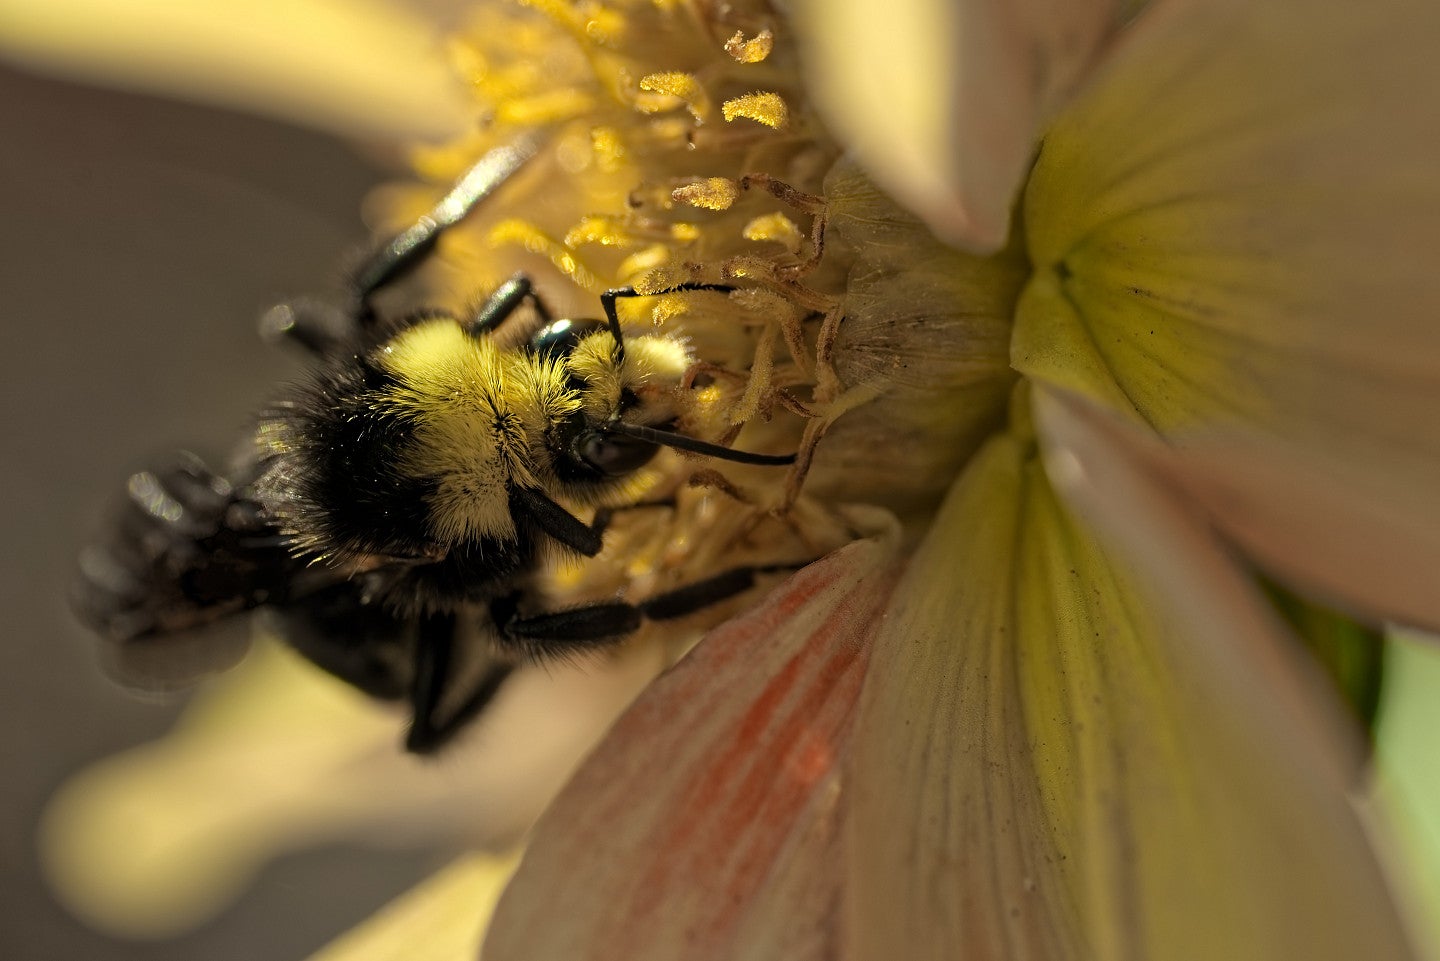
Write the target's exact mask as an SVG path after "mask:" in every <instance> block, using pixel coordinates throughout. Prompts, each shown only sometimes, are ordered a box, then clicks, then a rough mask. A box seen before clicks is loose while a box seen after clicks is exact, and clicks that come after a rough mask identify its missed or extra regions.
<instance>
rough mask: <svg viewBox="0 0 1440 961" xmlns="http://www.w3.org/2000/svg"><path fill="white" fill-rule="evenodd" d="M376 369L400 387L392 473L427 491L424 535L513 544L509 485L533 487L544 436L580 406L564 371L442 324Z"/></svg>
mask: <svg viewBox="0 0 1440 961" xmlns="http://www.w3.org/2000/svg"><path fill="white" fill-rule="evenodd" d="M382 362H383V363H384V365H385V367H386V369H387V370H388V371H389V372H390V373H391V374H393V375H394V376H395V378H396V379H397V380H398V381H399V382H400V386H398V387H396V388H395V389H394V390H393V391H391V392H390V395H389V396H388V398H387V402H388V404H389V405H391V406H392V407H393V409H394V411H395V413H397V414H399V415H400V416H402V417H404V418H405V419H406V420H408V421H410V422H411V423H413V424H414V425H415V432H414V442H413V444H412V445H410V447H409V448H408V450H407V452H406V453H405V454H404V456H403V457H402V458H401V462H400V464H399V467H400V469H401V470H402V471H403V472H404V473H405V474H406V475H407V476H410V477H413V478H416V479H422V480H427V481H429V482H431V483H433V484H434V485H435V491H434V493H433V494H432V495H431V497H430V507H431V511H430V526H431V533H432V534H433V536H434V537H435V538H436V539H437V540H438V541H440V542H441V543H449V544H454V543H459V542H461V541H465V540H473V539H477V538H481V537H491V538H499V539H513V538H514V536H515V522H514V518H513V517H512V515H511V511H510V502H509V494H508V489H509V487H510V486H511V485H512V484H513V485H518V486H521V487H532V488H533V487H541V486H542V484H541V481H540V478H541V476H543V475H546V474H548V472H549V468H550V464H549V456H550V455H549V454H548V452H547V451H546V449H545V437H546V431H547V430H548V429H549V428H550V426H551V425H553V424H555V423H557V422H558V421H560V420H563V419H564V418H565V417H567V416H569V415H570V414H572V413H574V412H575V411H576V410H578V409H579V408H580V399H579V397H578V395H577V394H576V392H575V391H573V390H571V389H570V388H569V387H568V386H567V382H566V375H565V372H564V369H563V368H562V367H561V366H560V365H559V364H557V363H555V362H552V361H548V360H544V359H541V358H536V357H533V356H531V355H528V354H525V353H522V352H518V351H505V350H502V349H500V348H498V347H496V346H495V344H494V343H493V342H491V341H490V340H489V339H488V338H483V337H482V338H474V337H471V336H469V335H468V334H467V333H466V332H465V331H464V330H463V329H461V327H460V325H459V324H458V323H457V322H456V321H454V320H453V319H449V318H440V319H436V320H431V321H425V322H423V323H420V324H417V325H416V326H414V327H412V328H410V329H409V330H405V331H402V332H401V333H400V334H398V335H397V336H396V337H395V338H394V339H393V340H392V341H391V342H390V343H389V344H388V345H387V346H386V347H385V348H384V350H383V352H382Z"/></svg>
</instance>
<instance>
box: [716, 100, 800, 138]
mask: <svg viewBox="0 0 1440 961" xmlns="http://www.w3.org/2000/svg"><path fill="white" fill-rule="evenodd" d="M720 112H721V114H722V115H723V116H724V117H725V119H726V120H727V121H733V120H735V119H737V118H739V117H744V118H745V119H747V120H753V121H755V122H756V123H763V124H764V125H765V126H767V127H774V128H775V129H777V130H778V129H780V128H782V127H784V126H785V125H786V124H788V123H789V122H790V109H789V108H788V107H787V106H786V105H785V100H784V99H783V98H782V97H781V96H780V95H779V94H778V93H767V92H758V93H747V94H745V95H744V96H743V97H736V98H734V99H733V100H727V101H725V103H724V104H723V105H722V106H721V108H720Z"/></svg>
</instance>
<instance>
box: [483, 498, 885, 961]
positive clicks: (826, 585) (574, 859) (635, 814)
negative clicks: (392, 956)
mask: <svg viewBox="0 0 1440 961" xmlns="http://www.w3.org/2000/svg"><path fill="white" fill-rule="evenodd" d="M897 540H898V537H897V533H896V531H895V530H894V528H893V523H892V524H891V525H890V528H889V530H887V532H886V533H884V534H882V535H879V536H877V537H876V538H872V539H869V540H864V541H859V542H856V543H854V544H851V545H850V546H848V547H845V548H842V549H841V550H840V551H838V552H836V553H834V554H831V555H830V556H828V557H826V558H825V559H823V560H820V561H817V562H816V563H814V564H812V565H810V566H809V567H807V568H805V569H804V570H802V571H801V572H799V573H798V574H796V575H795V576H794V577H792V578H791V579H790V580H789V581H787V582H786V583H785V584H784V585H782V586H781V587H779V588H777V589H776V590H775V591H773V592H772V593H771V594H770V596H769V597H768V598H767V599H766V600H765V601H764V603H763V604H761V605H760V606H759V607H758V608H756V609H755V610H754V611H753V612H752V613H750V614H748V615H746V616H744V617H741V618H738V619H736V620H734V621H731V622H729V623H727V624H725V625H724V626H722V627H720V628H717V629H716V630H714V631H712V632H711V633H710V634H709V635H707V636H706V638H705V639H704V640H703V641H701V643H700V646H699V647H697V648H696V649H695V650H694V651H692V652H691V653H690V655H689V656H687V657H686V658H685V659H684V660H683V661H681V662H680V663H679V664H678V665H677V666H676V667H675V668H674V669H673V670H672V671H671V672H670V673H668V674H666V675H664V676H663V677H662V678H660V680H658V681H657V682H656V683H655V684H653V685H652V686H651V687H650V688H648V689H647V690H646V691H645V693H644V694H643V695H642V696H641V697H640V699H639V700H637V701H636V703H635V705H634V707H633V708H632V709H631V710H630V711H629V712H628V713H627V714H626V715H625V716H624V717H622V718H621V720H620V721H619V722H618V723H617V725H616V726H615V728H614V729H613V730H612V731H611V732H610V735H609V737H608V738H607V739H606V740H605V741H604V742H603V743H602V745H601V747H600V749H599V750H598V751H597V752H596V753H595V754H593V755H591V757H590V759H589V760H588V761H587V762H586V763H585V765H584V766H582V768H581V769H580V771H579V772H578V773H577V774H576V776H575V777H574V778H573V779H572V780H571V782H570V784H569V785H568V786H567V787H566V789H565V791H564V792H563V793H562V794H561V796H560V798H559V799H558V800H557V801H556V802H555V804H554V805H553V806H552V807H551V808H550V810H549V811H548V812H547V813H546V815H545V816H544V817H543V818H542V819H541V821H540V823H539V824H538V825H537V827H536V831H535V835H534V840H533V841H532V843H531V845H530V847H529V849H528V850H527V852H526V854H525V858H524V860H523V861H522V862H521V865H520V870H519V871H518V872H517V874H516V876H515V880H514V881H513V882H512V883H511V885H510V887H509V888H508V889H507V890H506V892H505V895H504V897H503V898H502V899H501V902H500V907H499V909H498V911H497V913H496V915H495V919H494V921H493V924H492V926H491V929H490V935H489V937H488V940H487V941H486V944H485V950H484V953H483V957H484V958H485V959H486V961H507V959H511V958H514V959H526V961H535V959H541V958H565V959H567V961H580V959H585V958H597V959H598V958H617V959H618V958H623V959H627V961H634V959H641V958H655V959H672V958H685V959H686V961H703V959H707V958H715V959H730V958H786V959H806V958H811V959H816V961H819V959H824V958H831V957H833V956H834V949H835V944H834V942H833V938H834V936H835V933H836V923H835V918H834V913H835V911H836V910H837V908H838V902H839V884H840V881H841V874H840V871H839V855H838V852H837V851H836V850H835V844H836V843H837V840H838V828H839V820H838V818H839V813H840V811H839V807H838V805H839V804H840V802H841V800H842V796H841V794H840V791H839V783H838V781H837V769H836V760H837V756H838V755H839V754H840V753H841V752H842V751H843V750H844V746H845V742H846V739H847V736H848V733H849V730H850V720H851V718H852V716H853V711H852V708H853V706H854V701H855V696H856V695H857V694H858V692H859V689H860V683H861V679H862V677H863V676H864V673H865V666H866V663H867V657H868V647H867V645H866V640H867V639H868V637H869V635H870V633H871V632H872V631H873V630H874V625H875V620H876V618H877V617H878V616H879V615H880V612H881V610H882V609H883V606H884V602H885V599H886V597H887V596H888V595H889V591H890V588H891V586H892V585H893V583H894V575H895V571H896V566H897V562H896V541H897Z"/></svg>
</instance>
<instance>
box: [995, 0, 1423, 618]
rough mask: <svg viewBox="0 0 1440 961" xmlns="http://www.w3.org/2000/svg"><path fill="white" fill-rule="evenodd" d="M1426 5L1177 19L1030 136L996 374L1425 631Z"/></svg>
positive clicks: (1285, 570)
mask: <svg viewBox="0 0 1440 961" xmlns="http://www.w3.org/2000/svg"><path fill="white" fill-rule="evenodd" d="M1437 44H1440V5H1437V4H1435V3H1433V2H1430V0H1380V2H1378V3H1374V4H1363V5H1360V4H1352V3H1349V2H1346V0H1318V2H1317V0H1173V2H1168V3H1161V4H1157V5H1156V6H1155V7H1153V8H1152V9H1151V10H1150V11H1148V12H1147V15H1146V16H1145V18H1143V19H1142V20H1141V21H1140V22H1139V23H1138V24H1137V27H1136V30H1135V31H1134V33H1133V34H1131V35H1130V36H1129V37H1128V38H1127V41H1126V42H1125V43H1124V44H1122V45H1121V46H1120V47H1118V48H1117V49H1116V51H1115V55H1114V56H1113V57H1112V58H1111V61H1110V62H1109V63H1108V64H1107V66H1106V68H1105V69H1104V70H1103V71H1102V72H1101V73H1100V74H1098V75H1097V77H1096V79H1095V82H1094V83H1093V84H1092V85H1091V87H1090V88H1089V89H1088V90H1087V91H1086V93H1085V94H1084V95H1082V96H1081V97H1080V98H1079V100H1078V101H1077V102H1076V103H1075V104H1074V105H1073V107H1072V108H1071V109H1070V110H1068V111H1067V112H1066V113H1065V114H1064V116H1063V117H1062V118H1061V119H1060V120H1059V121H1058V122H1057V123H1056V124H1055V126H1054V128H1053V129H1052V130H1051V131H1050V133H1049V134H1048V135H1047V137H1046V140H1045V144H1044V148H1043V150H1042V152H1041V155H1040V159H1039V161H1038V163H1037V165H1036V168H1035V171H1034V174H1033V178H1032V180H1031V182H1030V185H1029V187H1028V188H1027V193H1026V198H1025V222H1026V232H1027V234H1026V235H1027V238H1028V242H1029V246H1030V252H1031V257H1032V260H1033V262H1034V263H1035V265H1036V275H1035V278H1034V280H1033V281H1032V283H1031V284H1030V286H1029V287H1028V288H1027V289H1026V291H1025V292H1024V293H1023V294H1022V297H1021V302H1020V307H1019V310H1018V317H1017V325H1016V331H1015V339H1014V343H1013V345H1012V357H1013V360H1014V363H1015V365H1016V367H1017V368H1018V369H1019V370H1021V371H1022V372H1023V373H1025V374H1028V375H1030V376H1031V377H1034V378H1037V379H1040V380H1043V381H1046V382H1049V383H1051V384H1054V385H1057V386H1060V387H1064V388H1067V389H1069V390H1073V391H1077V392H1080V393H1083V394H1085V395H1087V396H1089V397H1091V398H1093V399H1095V400H1098V401H1101V402H1103V403H1106V404H1108V405H1110V406H1112V407H1113V408H1115V409H1117V410H1121V411H1125V412H1127V413H1129V414H1130V415H1131V416H1133V417H1134V418H1136V419H1137V420H1141V421H1144V422H1147V423H1149V424H1150V425H1151V426H1153V427H1154V428H1156V429H1157V430H1158V431H1159V432H1160V433H1161V434H1162V435H1164V437H1165V438H1166V439H1167V440H1168V441H1169V442H1170V443H1171V445H1172V446H1173V447H1175V448H1176V449H1177V454H1176V456H1175V460H1174V465H1173V466H1174V470H1175V477H1176V482H1177V483H1181V484H1183V485H1185V486H1186V487H1187V488H1188V489H1189V490H1190V491H1191V493H1192V494H1194V495H1195V496H1197V497H1198V498H1200V499H1201V500H1202V501H1203V502H1204V503H1205V504H1206V505H1207V506H1208V507H1209V508H1210V509H1211V510H1212V511H1213V512H1214V515H1215V517H1216V518H1217V520H1218V521H1219V523H1220V524H1221V525H1222V526H1223V527H1224V528H1225V529H1226V531H1227V532H1228V533H1229V534H1230V535H1231V536H1232V537H1234V538H1236V539H1238V540H1239V541H1240V542H1241V543H1243V544H1244V545H1245V546H1246V547H1247V548H1248V549H1249V550H1250V551H1252V552H1253V553H1254V554H1255V556H1256V557H1257V558H1259V559H1260V560H1261V561H1262V562H1264V563H1265V564H1266V565H1267V566H1269V567H1271V568H1272V569H1273V570H1274V571H1275V572H1276V573H1277V574H1279V575H1280V576H1282V577H1285V578H1287V579H1289V580H1290V581H1292V582H1293V583H1294V584H1296V585H1297V586H1298V587H1299V588H1301V589H1302V590H1306V591H1310V592H1313V593H1322V594H1325V595H1326V596H1328V597H1329V598H1330V599H1331V600H1333V601H1335V602H1337V603H1343V604H1345V605H1347V606H1349V607H1351V608H1352V609H1355V610H1357V611H1359V612H1361V613H1368V614H1370V615H1372V616H1389V617H1392V618H1399V619H1404V620H1411V621H1418V622H1423V623H1426V624H1430V625H1440V575H1436V574H1435V573H1434V572H1436V571H1440V497H1436V496H1435V491H1437V490H1440V416H1436V415H1437V412H1440V325H1437V324H1436V322H1435V315H1436V311H1437V310H1440V271H1436V270H1434V269H1432V264H1433V263H1434V262H1435V261H1436V260H1437V259H1440V177H1437V176H1436V175H1435V169H1436V168H1435V158H1436V157H1437V156H1440V111H1437V110H1436V109H1435V108H1434V101H1435V92H1436V91H1437V90H1440V59H1437V58H1436V57H1435V56H1434V55H1433V51H1434V50H1435V48H1436V45H1437Z"/></svg>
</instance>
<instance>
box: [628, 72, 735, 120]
mask: <svg viewBox="0 0 1440 961" xmlns="http://www.w3.org/2000/svg"><path fill="white" fill-rule="evenodd" d="M640 89H641V90H643V91H645V92H646V93H653V94H659V95H660V98H661V99H659V100H643V99H638V98H637V100H636V102H635V108H636V109H637V110H639V111H640V112H642V113H660V112H661V111H664V110H671V109H673V108H674V107H675V106H676V104H675V101H677V100H678V101H680V102H681V103H683V104H684V105H685V108H686V109H687V110H689V111H690V115H691V116H692V117H694V118H695V121H696V122H697V123H703V122H704V121H705V117H706V115H708V114H709V113H710V112H711V106H710V98H709V96H707V95H706V93H705V88H704V87H702V86H700V81H698V80H696V79H695V77H694V76H692V75H691V74H688V73H679V72H670V73H652V74H650V75H649V76H645V77H641V78H640ZM727 119H728V118H727Z"/></svg>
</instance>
